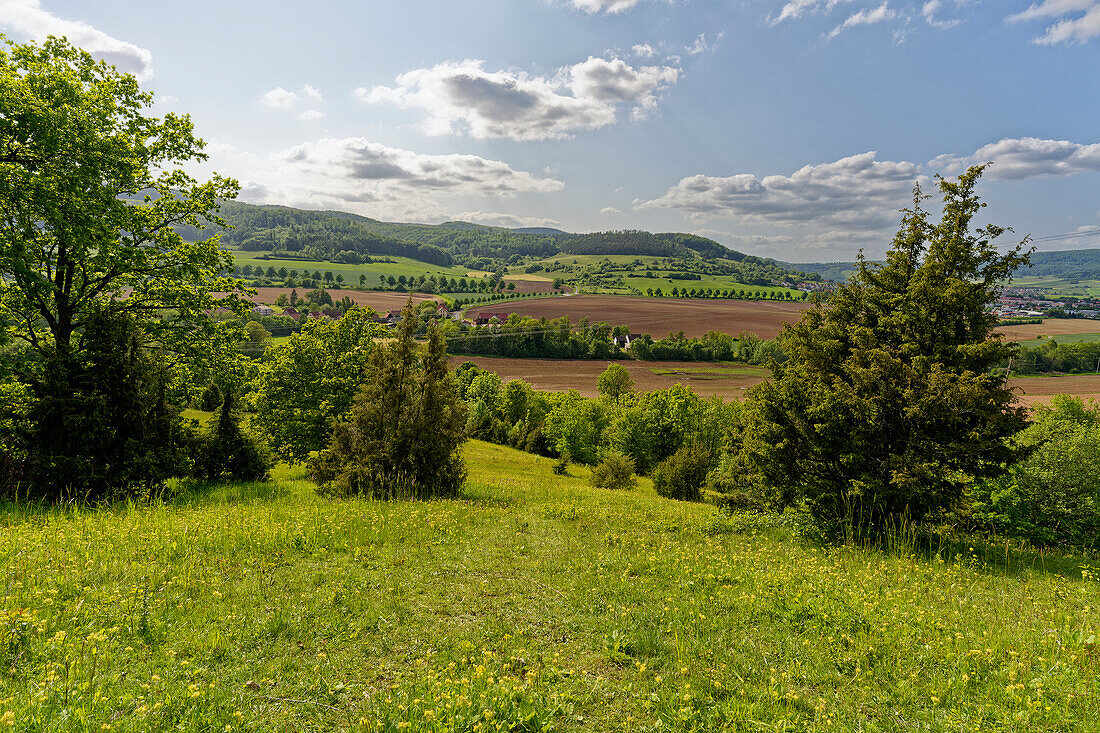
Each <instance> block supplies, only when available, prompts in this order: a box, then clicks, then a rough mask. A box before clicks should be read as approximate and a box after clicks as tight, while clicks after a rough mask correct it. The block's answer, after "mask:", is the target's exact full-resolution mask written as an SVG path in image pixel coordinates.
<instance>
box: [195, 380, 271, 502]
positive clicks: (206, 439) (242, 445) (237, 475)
mask: <svg viewBox="0 0 1100 733" xmlns="http://www.w3.org/2000/svg"><path fill="white" fill-rule="evenodd" d="M236 402H237V400H236V397H235V396H234V395H233V393H232V392H229V391H227V392H226V393H225V394H224V396H223V398H222V405H221V410H220V411H219V412H218V420H217V422H215V423H214V427H213V428H212V429H211V430H210V432H209V433H208V434H206V435H203V436H200V437H199V438H197V439H196V440H195V463H194V468H193V470H192V474H191V475H192V476H194V477H195V478H197V479H199V480H201V481H266V480H267V479H268V477H269V476H268V471H269V470H270V468H271V459H270V456H269V455H268V454H267V451H266V450H264V448H263V446H262V445H261V444H260V443H258V442H257V441H256V440H255V439H254V438H253V437H252V436H251V435H248V434H246V433H245V432H244V431H243V430H241V426H240V422H239V420H238V417H237V415H236Z"/></svg>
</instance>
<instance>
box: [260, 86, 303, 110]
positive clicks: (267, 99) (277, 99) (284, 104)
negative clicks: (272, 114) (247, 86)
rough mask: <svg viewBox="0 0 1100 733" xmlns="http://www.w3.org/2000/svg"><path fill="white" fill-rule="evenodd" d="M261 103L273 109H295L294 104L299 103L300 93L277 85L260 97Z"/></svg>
mask: <svg viewBox="0 0 1100 733" xmlns="http://www.w3.org/2000/svg"><path fill="white" fill-rule="evenodd" d="M260 104H262V105H264V106H265V107H271V108H272V109H294V105H296V104H298V95H297V94H295V93H294V92H291V91H287V90H286V89H283V88H282V87H275V88H274V89H272V90H271V91H269V92H265V93H264V95H263V96H261V97H260Z"/></svg>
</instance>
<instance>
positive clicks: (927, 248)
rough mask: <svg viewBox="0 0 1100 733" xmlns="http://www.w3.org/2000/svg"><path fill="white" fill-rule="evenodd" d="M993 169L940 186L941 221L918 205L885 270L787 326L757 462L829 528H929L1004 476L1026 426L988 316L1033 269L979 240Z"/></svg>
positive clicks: (753, 455)
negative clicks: (1003, 291) (971, 489)
mask: <svg viewBox="0 0 1100 733" xmlns="http://www.w3.org/2000/svg"><path fill="white" fill-rule="evenodd" d="M981 173H982V167H975V168H971V169H970V170H969V171H968V172H966V173H965V174H963V175H962V176H960V177H959V179H958V180H957V181H947V180H940V182H939V188H940V191H941V193H942V195H943V204H944V209H943V217H942V220H941V221H940V222H939V223H936V224H932V223H930V222H929V220H928V216H927V214H926V212H925V211H924V210H923V209H921V199H922V196H921V195H920V191H919V189H918V190H917V191H916V193H915V196H914V206H913V208H912V209H911V210H908V211H907V212H906V214H905V216H904V218H903V220H902V226H901V229H900V231H899V232H898V234H897V236H896V237H895V238H894V242H893V246H892V247H891V250H890V252H889V253H888V255H887V261H886V263H885V264H884V265H881V266H879V265H873V264H869V263H867V262H866V261H865V260H862V259H861V260H860V263H859V271H858V273H857V274H856V275H855V276H854V278H853V279H852V280H851V281H850V282H849V283H848V284H846V285H845V286H844V287H842V288H840V289H839V290H838V291H837V292H836V293H835V294H834V295H833V297H832V298H830V299H829V300H828V301H827V302H825V303H820V304H818V305H817V306H816V307H815V308H813V309H812V310H810V311H809V312H807V313H806V315H805V316H804V318H803V320H802V322H801V323H799V324H798V325H797V326H794V327H789V328H788V329H787V331H786V332H785V333H784V334H783V337H782V338H781V344H782V347H783V349H784V351H785V352H786V353H787V355H788V357H789V359H788V361H786V362H785V363H783V364H781V365H776V366H775V378H774V380H772V381H770V382H765V383H764V384H762V385H760V386H759V387H757V388H755V389H754V390H753V391H752V393H751V394H750V399H749V402H748V405H747V408H746V409H747V413H748V414H747V416H746V419H745V425H746V434H745V440H744V447H745V450H746V452H747V454H748V456H749V458H750V459H751V462H752V463H753V464H754V465H755V467H756V468H757V470H758V471H759V472H760V474H761V476H762V477H763V478H764V480H765V481H766V483H768V484H770V485H771V486H774V487H776V488H777V489H778V490H779V491H780V492H781V493H782V494H783V495H784V497H785V498H786V499H788V500H804V501H805V502H806V503H807V504H808V505H809V508H810V509H811V511H813V513H814V514H815V515H816V516H817V517H818V518H819V519H822V520H824V521H826V522H829V523H832V522H851V523H853V524H856V525H860V526H872V527H877V526H881V525H882V523H883V522H884V521H885V520H887V519H888V518H893V517H901V516H905V517H907V518H909V519H912V520H916V521H920V520H923V519H925V518H927V517H932V516H935V515H937V514H939V513H940V512H943V511H945V510H948V509H950V508H952V507H953V506H955V505H956V503H957V502H958V500H959V498H960V497H961V495H962V492H963V488H964V487H965V486H966V485H967V482H968V481H970V477H972V476H982V475H992V474H996V473H997V472H999V471H1000V470H1001V467H1002V466H1003V465H1004V463H1005V461H1006V460H1007V459H1008V458H1009V457H1010V456H1011V454H1012V451H1011V449H1010V448H1009V447H1008V446H1007V445H1006V443H1005V438H1007V437H1008V436H1010V435H1012V434H1013V433H1015V432H1016V431H1017V430H1019V429H1020V428H1021V427H1023V425H1024V414H1023V411H1022V409H1020V408H1017V407H1015V406H1014V405H1013V403H1014V397H1013V395H1012V393H1011V392H1010V391H1009V390H1008V388H1007V387H1006V385H1005V378H1004V377H1003V376H998V375H996V374H991V370H992V368H993V367H994V366H996V365H998V364H1000V363H1002V362H1003V361H1004V360H1005V359H1006V358H1007V356H1008V355H1009V354H1011V353H1012V346H1011V345H1009V344H1006V343H1004V342H1003V341H1002V340H1000V339H999V338H994V337H993V327H994V326H995V325H996V317H995V316H993V315H992V314H991V313H990V312H989V310H987V306H989V305H990V304H991V303H992V302H993V300H994V299H995V298H996V295H997V292H998V288H999V285H1000V284H1001V283H1002V282H1003V281H1004V280H1005V279H1006V278H1008V277H1009V276H1010V275H1011V274H1012V272H1013V271H1014V270H1015V269H1016V268H1017V267H1019V266H1020V264H1022V263H1023V262H1025V261H1026V256H1023V255H1021V254H1020V249H1021V248H1020V247H1016V248H1015V249H1013V250H1012V251H1011V252H1009V253H1008V254H1003V255H1002V254H1000V253H999V252H998V250H997V247H996V245H995V244H994V240H996V239H997V238H998V237H999V236H1000V235H1001V234H1003V233H1004V231H1005V230H1004V229H1002V228H1001V227H997V226H994V225H988V226H986V227H984V228H979V229H976V230H972V228H971V222H972V219H973V217H974V216H975V215H976V214H977V213H978V210H979V209H980V208H981V206H983V204H981V203H979V200H978V197H977V195H976V194H975V193H974V186H975V184H976V183H977V181H978V178H979V177H980V175H981Z"/></svg>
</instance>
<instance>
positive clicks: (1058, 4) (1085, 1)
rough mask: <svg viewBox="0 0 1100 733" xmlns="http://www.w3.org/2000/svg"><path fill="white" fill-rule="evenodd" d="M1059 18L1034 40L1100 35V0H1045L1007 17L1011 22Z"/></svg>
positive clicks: (1047, 42)
mask: <svg viewBox="0 0 1100 733" xmlns="http://www.w3.org/2000/svg"><path fill="white" fill-rule="evenodd" d="M1045 19H1057V21H1056V22H1055V23H1053V24H1051V25H1050V26H1048V27H1047V29H1046V31H1045V32H1044V33H1043V35H1041V36H1038V37H1037V38H1035V43H1038V44H1041V45H1047V46H1050V45H1054V44H1059V43H1065V44H1072V43H1085V42H1087V41H1091V40H1092V39H1094V38H1096V37H1098V36H1100V0H1043V2H1039V3H1035V4H1033V5H1031V6H1029V7H1028V8H1027V9H1026V10H1024V11H1022V12H1020V13H1016V14H1015V15H1011V16H1009V17H1008V20H1009V21H1010V22H1014V23H1022V22H1027V21H1034V20H1045Z"/></svg>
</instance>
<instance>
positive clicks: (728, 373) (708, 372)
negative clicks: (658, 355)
mask: <svg viewBox="0 0 1100 733" xmlns="http://www.w3.org/2000/svg"><path fill="white" fill-rule="evenodd" d="M649 371H651V372H653V373H654V374H697V375H699V376H706V377H715V378H725V377H767V376H769V375H770V374H771V372H770V371H769V370H768V369H766V368H764V367H756V366H749V365H747V364H730V365H729V366H687V365H685V366H677V367H658V368H655V369H650V370H649Z"/></svg>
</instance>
